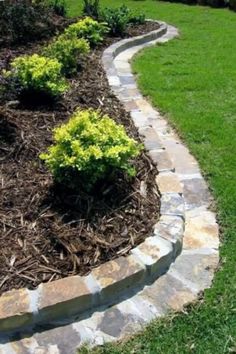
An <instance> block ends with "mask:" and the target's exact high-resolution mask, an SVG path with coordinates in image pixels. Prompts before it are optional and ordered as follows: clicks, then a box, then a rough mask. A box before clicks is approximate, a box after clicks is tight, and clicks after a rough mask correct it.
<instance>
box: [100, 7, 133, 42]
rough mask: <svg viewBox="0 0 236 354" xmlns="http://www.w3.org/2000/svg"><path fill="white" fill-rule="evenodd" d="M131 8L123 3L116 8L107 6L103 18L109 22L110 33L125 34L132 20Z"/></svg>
mask: <svg viewBox="0 0 236 354" xmlns="http://www.w3.org/2000/svg"><path fill="white" fill-rule="evenodd" d="M130 16H131V13H130V10H129V9H128V7H127V6H125V5H123V6H121V7H118V8H116V9H112V8H105V9H104V10H103V11H102V12H101V19H102V20H103V21H104V22H106V23H107V24H108V27H109V28H110V33H111V34H112V35H114V36H123V35H124V34H125V31H126V29H127V26H128V23H129V20H130Z"/></svg>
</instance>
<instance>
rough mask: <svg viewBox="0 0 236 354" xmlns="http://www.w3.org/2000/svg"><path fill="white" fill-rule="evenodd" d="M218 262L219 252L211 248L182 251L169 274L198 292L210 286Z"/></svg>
mask: <svg viewBox="0 0 236 354" xmlns="http://www.w3.org/2000/svg"><path fill="white" fill-rule="evenodd" d="M218 263H219V254H218V252H216V251H213V250H211V249H200V250H188V251H183V252H182V253H181V256H180V257H178V258H177V259H176V262H175V263H174V264H173V265H172V267H171V268H170V270H169V274H170V275H173V276H174V277H176V278H178V279H179V280H181V281H182V282H183V283H185V284H186V285H188V286H189V287H190V288H192V289H193V290H195V291H197V292H200V291H202V290H204V289H206V288H208V287H210V285H211V282H212V279H213V275H214V272H215V270H216V268H217V266H218Z"/></svg>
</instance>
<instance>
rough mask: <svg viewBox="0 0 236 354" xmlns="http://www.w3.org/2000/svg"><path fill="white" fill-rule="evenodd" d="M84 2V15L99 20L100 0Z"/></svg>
mask: <svg viewBox="0 0 236 354" xmlns="http://www.w3.org/2000/svg"><path fill="white" fill-rule="evenodd" d="M83 2H84V3H83V10H82V13H83V15H86V16H89V17H92V18H94V19H96V20H97V19H98V18H99V11H100V0H83Z"/></svg>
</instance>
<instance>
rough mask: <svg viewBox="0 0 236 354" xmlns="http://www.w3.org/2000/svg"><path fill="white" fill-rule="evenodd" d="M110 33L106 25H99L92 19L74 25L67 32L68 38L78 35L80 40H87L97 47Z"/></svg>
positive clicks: (87, 18)
mask: <svg viewBox="0 0 236 354" xmlns="http://www.w3.org/2000/svg"><path fill="white" fill-rule="evenodd" d="M107 32H108V28H107V25H106V24H105V23H99V22H97V21H95V20H93V19H92V18H90V17H86V18H84V19H83V20H80V21H78V22H77V23H73V24H72V25H70V26H69V27H68V28H67V29H66V30H65V35H66V36H67V37H70V36H74V35H76V36H77V37H78V38H85V39H87V40H88V41H89V43H90V44H91V45H96V44H98V43H100V42H102V41H103V37H104V35H105V34H106V33H107Z"/></svg>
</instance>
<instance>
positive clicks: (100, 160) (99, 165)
mask: <svg viewBox="0 0 236 354" xmlns="http://www.w3.org/2000/svg"><path fill="white" fill-rule="evenodd" d="M54 142H55V144H54V145H53V146H51V147H49V149H48V153H44V154H41V155H40V158H41V159H42V160H44V161H45V163H46V165H47V166H48V168H49V169H50V170H51V172H52V174H53V176H54V179H55V180H56V181H57V182H60V183H64V184H66V185H68V186H70V187H72V188H76V187H80V188H81V186H82V187H83V188H84V189H90V188H91V187H92V186H94V184H95V183H96V182H97V181H98V180H100V179H102V178H105V177H107V175H108V174H109V175H110V174H112V173H114V172H115V171H117V170H124V171H125V172H126V173H127V174H128V175H129V176H133V175H134V174H135V169H134V167H133V166H132V165H131V164H130V162H129V160H130V159H131V158H134V157H135V156H137V155H138V154H139V152H140V149H141V146H140V145H139V144H138V143H137V142H136V141H135V140H133V139H131V138H129V137H128V136H127V134H126V132H125V130H124V128H123V126H121V125H118V124H116V123H115V122H114V121H113V120H112V119H110V118H109V117H108V116H107V115H102V114H101V112H99V111H93V110H91V109H90V110H86V111H80V110H78V111H77V112H75V113H74V115H73V116H72V117H71V119H70V120H69V122H68V123H66V124H63V125H62V126H60V127H58V128H56V129H55V130H54Z"/></svg>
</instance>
